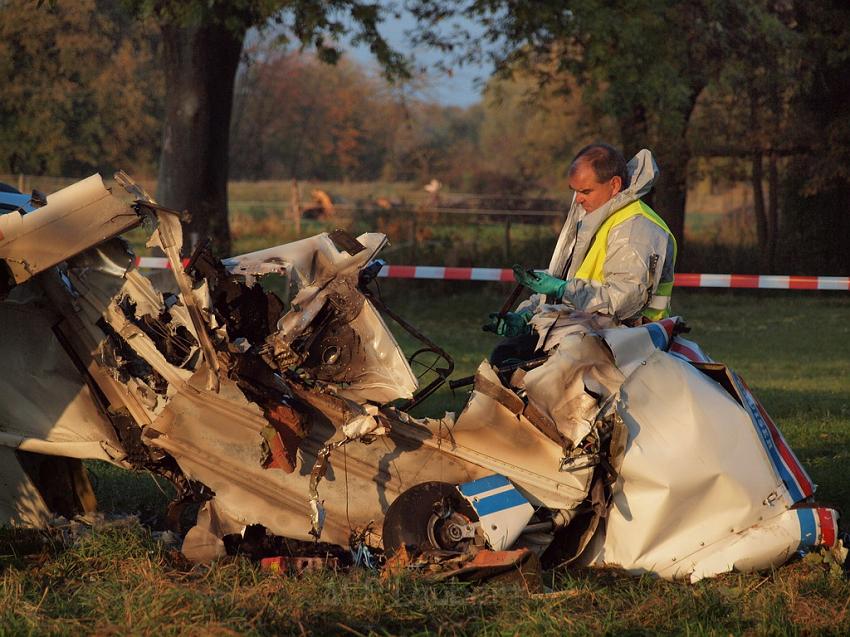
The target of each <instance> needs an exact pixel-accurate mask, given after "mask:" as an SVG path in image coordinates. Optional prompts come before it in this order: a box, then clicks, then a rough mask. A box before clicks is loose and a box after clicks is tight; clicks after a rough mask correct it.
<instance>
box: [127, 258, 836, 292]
mask: <svg viewBox="0 0 850 637" xmlns="http://www.w3.org/2000/svg"><path fill="white" fill-rule="evenodd" d="M185 263H186V261H185V260H184V265H185ZM136 265H137V266H138V267H140V268H155V269H162V268H170V267H171V266H170V264H169V263H168V259H166V258H164V257H137V258H136ZM378 276H379V277H383V278H390V279H436V280H444V281H506V282H510V281H513V280H514V274H513V272H512V271H511V270H508V269H506V268H450V267H443V266H436V265H388V266H386V267H384V269H383V270H381V273H380V274H379V275H378ZM675 285H676V287H680V288H741V289H744V288H747V289H756V288H758V289H772V290H845V291H848V290H850V277H846V276H794V275H771V274H677V275H676V282H675Z"/></svg>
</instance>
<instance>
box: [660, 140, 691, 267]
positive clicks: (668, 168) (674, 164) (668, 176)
mask: <svg viewBox="0 0 850 637" xmlns="http://www.w3.org/2000/svg"><path fill="white" fill-rule="evenodd" d="M659 155H661V158H660V159H657V161H658V163H659V167H660V169H661V176H660V177H659V179H658V181H657V182H656V184H655V195H654V197H653V199H652V207H653V209H654V210H655V211H656V212H657V213H658V214H659V215H661V217H662V218H663V219H664V221H665V222H667V227H669V228H670V232H672V233H673V236H674V237H676V243H677V245H678V254H679V257H678V261H679V262H681V256H682V252H683V251H684V247H685V204H686V203H687V198H688V162H689V161H690V153H689V152H688V151H687V150H686V149H680V151H679V152H678V153H659ZM662 162H663V165H661V163H662Z"/></svg>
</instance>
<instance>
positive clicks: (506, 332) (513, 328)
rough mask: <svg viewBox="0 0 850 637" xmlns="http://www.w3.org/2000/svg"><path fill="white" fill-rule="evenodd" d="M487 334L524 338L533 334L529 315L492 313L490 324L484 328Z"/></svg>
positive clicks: (521, 313) (522, 313)
mask: <svg viewBox="0 0 850 637" xmlns="http://www.w3.org/2000/svg"><path fill="white" fill-rule="evenodd" d="M482 329H483V330H484V331H485V332H494V333H495V334H497V335H499V336H507V337H511V336H522V335H523V334H529V333H531V326H530V325H529V324H528V314H525V313H524V312H507V313H506V314H499V313H498V312H491V313H490V322H489V323H488V324H487V325H485V326H484V327H483V328H482Z"/></svg>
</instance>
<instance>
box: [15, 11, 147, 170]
mask: <svg viewBox="0 0 850 637" xmlns="http://www.w3.org/2000/svg"><path fill="white" fill-rule="evenodd" d="M120 18H121V16H120V15H117V14H116V13H115V12H113V11H110V6H109V5H108V4H107V3H105V2H97V1H96V0H79V1H78V2H75V3H73V4H71V3H61V4H60V3H53V4H46V5H44V6H42V7H41V10H39V11H38V12H36V13H34V12H33V2H32V0H7V1H5V2H1V3H0V84H2V86H3V90H2V92H0V122H2V126H0V173H26V174H38V175H45V174H50V175H65V176H83V175H87V174H91V173H92V172H95V171H104V172H109V171H114V170H116V169H117V168H127V167H128V166H130V165H133V166H136V167H139V166H141V167H143V168H148V167H151V166H152V165H153V164H154V161H155V154H156V150H157V149H158V137H159V126H158V124H159V112H160V109H161V104H162V102H161V100H160V99H159V96H160V95H161V87H160V84H161V75H160V74H159V73H158V71H157V70H156V68H155V67H154V66H153V65H152V64H151V60H152V58H153V56H154V55H155V43H154V42H152V41H151V40H150V38H148V37H146V35H145V33H144V30H140V29H138V26H137V25H136V24H135V23H132V24H129V23H126V22H122V20H121V19H120ZM143 26H149V25H143Z"/></svg>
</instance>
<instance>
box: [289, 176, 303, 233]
mask: <svg viewBox="0 0 850 637" xmlns="http://www.w3.org/2000/svg"><path fill="white" fill-rule="evenodd" d="M291 201H292V219H293V221H295V236H296V237H298V238H301V193H300V192H299V188H298V180H297V179H295V178H293V179H292V199H291Z"/></svg>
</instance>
